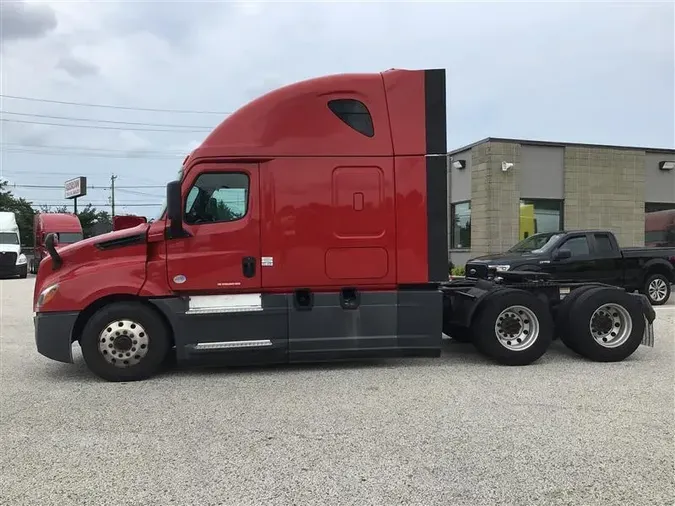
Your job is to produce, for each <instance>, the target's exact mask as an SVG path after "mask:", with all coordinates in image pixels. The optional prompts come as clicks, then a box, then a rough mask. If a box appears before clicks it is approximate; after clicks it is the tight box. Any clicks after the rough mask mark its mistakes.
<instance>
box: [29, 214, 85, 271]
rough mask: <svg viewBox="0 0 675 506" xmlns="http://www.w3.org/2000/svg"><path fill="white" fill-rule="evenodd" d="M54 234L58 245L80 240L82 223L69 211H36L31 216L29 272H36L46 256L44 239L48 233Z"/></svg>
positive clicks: (61, 245)
mask: <svg viewBox="0 0 675 506" xmlns="http://www.w3.org/2000/svg"><path fill="white" fill-rule="evenodd" d="M52 233H53V234H56V239H57V240H58V243H59V247H63V246H66V245H68V244H73V243H76V242H77V241H81V240H82V237H83V234H82V224H81V223H80V219H79V218H78V217H77V215H76V214H71V213H37V214H36V215H35V216H34V217H33V244H34V246H33V258H32V259H31V261H30V272H31V273H33V274H36V273H37V271H38V266H39V265H40V262H41V261H42V259H43V258H45V257H46V256H47V250H46V248H45V239H46V237H47V236H48V235H49V234H52Z"/></svg>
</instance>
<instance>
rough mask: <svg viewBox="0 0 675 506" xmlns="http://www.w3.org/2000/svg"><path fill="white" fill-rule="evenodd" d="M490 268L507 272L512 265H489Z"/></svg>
mask: <svg viewBox="0 0 675 506" xmlns="http://www.w3.org/2000/svg"><path fill="white" fill-rule="evenodd" d="M488 267H489V268H490V269H495V270H496V271H497V272H506V271H508V270H509V269H510V268H511V266H510V265H488Z"/></svg>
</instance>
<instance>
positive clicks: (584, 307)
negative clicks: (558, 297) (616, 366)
mask: <svg viewBox="0 0 675 506" xmlns="http://www.w3.org/2000/svg"><path fill="white" fill-rule="evenodd" d="M645 326H646V323H645V317H644V314H643V311H642V304H641V303H640V301H639V300H638V299H637V297H634V296H633V295H631V294H629V293H627V292H625V291H623V290H621V289H618V288H614V287H607V286H595V287H592V288H591V289H588V290H585V291H584V293H582V294H580V295H579V296H578V297H577V298H576V300H575V301H574V302H573V303H572V304H571V307H570V308H569V315H568V317H567V319H566V321H561V322H560V328H561V336H562V340H563V342H564V343H565V344H566V345H567V346H568V347H569V348H570V349H571V350H572V351H574V352H576V353H577V354H579V355H581V356H583V357H586V358H588V359H590V360H593V361H596V362H619V361H621V360H624V359H625V358H627V357H629V356H630V355H632V354H633V352H634V351H635V350H636V349H637V348H638V347H639V346H640V343H641V342H642V337H643V335H644V331H645Z"/></svg>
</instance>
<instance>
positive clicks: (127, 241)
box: [96, 232, 146, 250]
mask: <svg viewBox="0 0 675 506" xmlns="http://www.w3.org/2000/svg"><path fill="white" fill-rule="evenodd" d="M145 240H146V239H145V232H143V233H142V234H134V235H128V236H125V237H115V238H114V239H108V240H107V241H101V242H97V243H96V247H97V248H98V249H100V250H109V249H114V248H124V247H125V246H136V245H137V244H143V243H145Z"/></svg>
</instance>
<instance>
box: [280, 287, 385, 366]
mask: <svg viewBox="0 0 675 506" xmlns="http://www.w3.org/2000/svg"><path fill="white" fill-rule="evenodd" d="M397 300H398V299H397V292H393V291H392V292H361V293H359V294H358V306H357V307H356V308H354V309H345V308H343V307H342V302H341V292H333V293H315V294H314V297H313V303H312V307H311V309H309V310H306V309H303V308H296V307H295V306H290V310H289V313H290V315H289V319H288V325H289V331H288V335H289V343H288V351H289V359H290V361H291V362H298V361H308V360H309V361H317V360H319V361H320V360H336V359H341V358H351V357H357V356H359V355H360V354H371V355H372V356H378V355H379V353H380V352H381V351H383V350H386V349H395V348H397V347H398V342H397V336H396V303H397Z"/></svg>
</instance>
